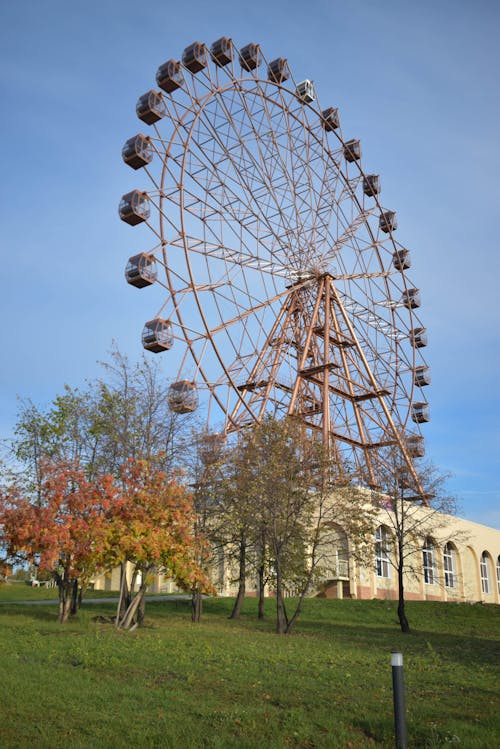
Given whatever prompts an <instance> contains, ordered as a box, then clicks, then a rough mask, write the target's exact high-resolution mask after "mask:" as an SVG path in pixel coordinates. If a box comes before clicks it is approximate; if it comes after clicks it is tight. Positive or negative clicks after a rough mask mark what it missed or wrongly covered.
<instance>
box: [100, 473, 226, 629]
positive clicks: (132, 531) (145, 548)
mask: <svg viewBox="0 0 500 749" xmlns="http://www.w3.org/2000/svg"><path fill="white" fill-rule="evenodd" d="M108 516H109V522H108V526H107V537H106V542H105V546H104V547H103V549H102V561H103V563H104V564H105V566H106V567H108V568H109V567H114V566H116V565H118V564H122V565H123V564H127V566H128V568H129V569H131V572H132V575H131V579H127V575H122V578H121V590H120V600H119V603H118V609H117V614H116V621H115V623H116V626H117V627H119V628H122V629H127V630H130V629H134V628H135V627H136V626H137V625H139V624H141V622H142V619H143V616H144V602H145V594H146V589H147V587H148V584H150V582H151V580H152V577H153V575H155V574H157V573H163V574H166V575H168V577H170V578H171V579H173V580H175V582H176V584H177V585H178V586H179V587H180V588H182V589H184V590H192V589H193V588H196V589H201V590H202V591H203V592H207V593H213V592H214V590H213V587H212V585H211V583H210V582H209V580H208V578H207V576H206V574H205V573H204V572H203V568H202V565H200V559H202V558H203V555H204V553H206V551H205V548H204V542H203V539H202V538H201V537H200V536H199V535H198V534H195V532H194V528H195V510H194V505H193V499H192V496H191V495H190V494H189V493H188V492H187V490H186V489H185V487H183V486H182V485H181V484H180V483H179V482H178V481H177V480H176V478H175V476H172V475H169V474H167V473H166V472H164V471H161V470H159V469H158V468H156V467H155V466H154V465H152V464H151V463H150V462H149V461H145V460H130V461H128V462H127V463H126V464H125V466H124V467H123V469H122V475H121V490H120V496H119V497H118V499H117V500H116V501H115V502H114V504H113V506H112V507H111V508H110V511H109V513H108ZM207 551H208V550H207Z"/></svg>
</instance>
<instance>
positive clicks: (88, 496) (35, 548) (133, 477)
mask: <svg viewBox="0 0 500 749" xmlns="http://www.w3.org/2000/svg"><path fill="white" fill-rule="evenodd" d="M42 476H43V478H42V481H41V483H40V491H39V492H38V494H37V498H36V500H35V499H33V496H32V495H28V497H29V498H27V497H26V496H25V495H24V494H23V491H22V489H21V488H20V487H19V485H17V484H13V485H12V486H11V487H10V488H8V489H6V490H2V491H1V492H0V546H1V547H2V549H3V550H4V551H3V554H2V556H3V557H4V558H5V560H7V559H11V560H15V561H27V562H29V563H30V564H35V565H36V566H37V567H38V569H39V570H40V571H48V572H50V573H51V574H52V575H53V577H54V579H55V581H56V583H57V586H58V590H59V621H60V622H61V623H64V622H66V621H67V620H68V618H69V616H70V614H71V613H75V611H76V596H77V592H78V589H80V590H81V589H82V588H84V587H85V586H86V585H87V584H88V583H89V581H90V580H91V579H92V577H94V576H95V575H96V574H97V573H99V572H102V571H103V570H106V569H110V568H111V567H114V566H116V565H118V564H121V565H123V566H126V567H127V568H128V569H129V570H131V578H130V577H127V575H122V586H121V591H120V601H119V605H118V611H117V615H116V626H118V627H120V628H123V629H132V628H134V627H135V626H137V625H138V624H140V623H141V621H142V617H143V613H144V596H145V593H146V588H147V586H148V584H149V583H150V582H151V578H152V575H153V574H155V573H160V572H163V573H166V574H168V575H169V577H171V578H172V579H174V580H175V581H176V583H177V584H178V585H179V587H181V588H184V589H187V590H191V589H192V588H193V587H195V586H196V587H199V588H201V589H202V590H204V591H207V592H212V588H211V586H210V583H209V582H208V580H207V579H206V576H205V574H204V573H203V571H202V568H201V567H200V565H199V562H198V560H199V559H200V554H202V553H203V542H202V539H201V538H199V537H197V536H195V534H194V531H193V528H194V525H195V522H194V521H195V513H194V508H193V502H192V498H191V496H190V495H189V494H188V493H187V491H186V490H185V488H184V487H183V486H182V485H181V484H180V483H179V482H178V481H177V480H176V479H175V477H172V476H169V475H168V474H166V473H165V472H163V471H161V470H159V469H158V468H157V467H155V466H154V465H152V464H151V463H150V462H149V461H140V460H137V461H134V460H130V461H128V462H127V463H126V464H125V466H124V467H123V469H122V473H121V477H120V480H116V479H113V478H112V477H110V476H103V475H98V476H95V477H94V478H93V479H92V480H89V479H87V478H86V476H85V473H84V471H83V470H82V469H81V468H80V467H79V466H78V464H76V463H64V462H58V463H55V462H46V463H45V465H44V467H43V472H42Z"/></svg>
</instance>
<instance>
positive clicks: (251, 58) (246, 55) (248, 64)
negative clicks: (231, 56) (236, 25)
mask: <svg viewBox="0 0 500 749" xmlns="http://www.w3.org/2000/svg"><path fill="white" fill-rule="evenodd" d="M240 65H241V67H242V68H243V70H248V71H250V70H255V68H258V67H259V65H260V46H259V45H258V44H254V43H253V42H250V44H247V45H246V46H245V47H243V48H242V49H241V50H240Z"/></svg>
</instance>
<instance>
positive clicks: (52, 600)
mask: <svg viewBox="0 0 500 749" xmlns="http://www.w3.org/2000/svg"><path fill="white" fill-rule="evenodd" d="M190 600H191V596H189V595H185V594H184V595H173V596H146V601H190ZM50 603H53V604H55V603H59V599H58V598H50V599H49V600H46V601H0V606H37V605H38V606H41V605H42V604H43V605H44V606H47V605H48V604H50ZM85 603H118V596H116V597H115V598H84V599H83V601H82V605H83V604H85Z"/></svg>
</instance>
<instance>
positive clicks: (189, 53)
mask: <svg viewBox="0 0 500 749" xmlns="http://www.w3.org/2000/svg"><path fill="white" fill-rule="evenodd" d="M207 63H208V60H207V49H206V47H205V45H204V44H202V42H193V43H192V44H190V45H189V47H186V49H185V50H184V52H183V53H182V64H183V65H184V67H185V68H187V69H188V70H189V71H190V72H191V73H199V71H200V70H203V68H206V67H207Z"/></svg>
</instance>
